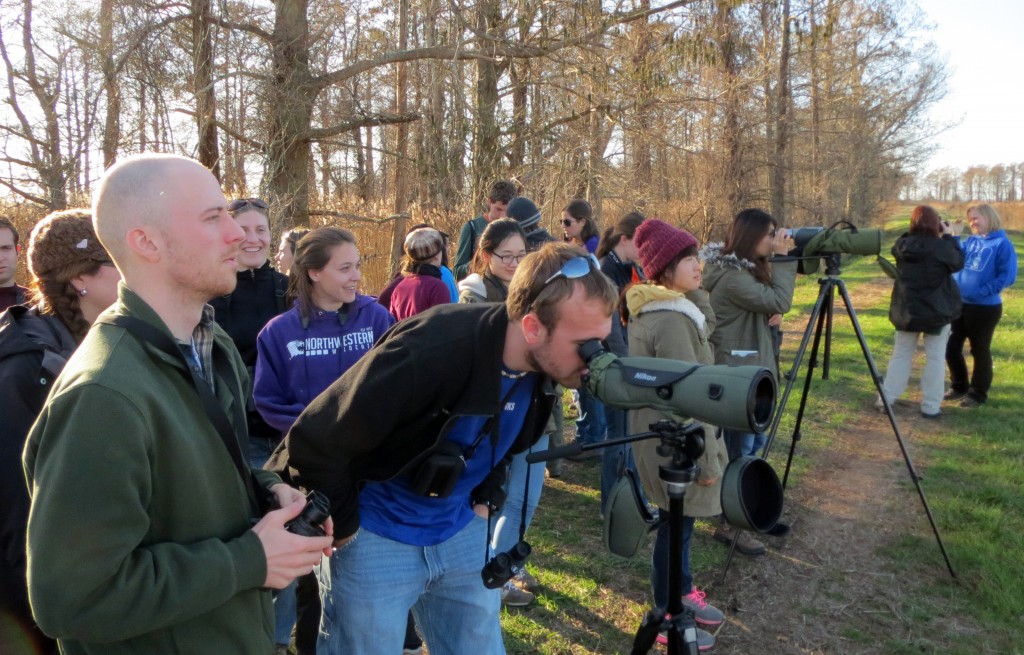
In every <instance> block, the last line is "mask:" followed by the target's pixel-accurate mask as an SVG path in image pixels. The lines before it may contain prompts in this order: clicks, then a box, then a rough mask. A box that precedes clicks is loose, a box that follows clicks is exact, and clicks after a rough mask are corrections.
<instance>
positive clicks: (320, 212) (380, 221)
mask: <svg viewBox="0 0 1024 655" xmlns="http://www.w3.org/2000/svg"><path fill="white" fill-rule="evenodd" d="M309 215H310V216H330V217H331V218H344V219H346V220H349V221H359V222H361V223H373V224H375V225H385V224H387V223H391V222H394V221H396V220H398V219H400V218H406V219H408V218H410V217H411V216H412V215H411V214H410V213H409V212H401V213H399V214H392V215H391V216H387V217H385V218H371V217H369V216H360V215H359V214H349V213H347V212H336V211H332V210H329V209H310V210H309Z"/></svg>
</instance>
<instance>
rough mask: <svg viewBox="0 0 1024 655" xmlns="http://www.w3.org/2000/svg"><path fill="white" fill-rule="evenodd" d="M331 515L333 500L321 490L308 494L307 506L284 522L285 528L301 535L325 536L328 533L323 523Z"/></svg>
mask: <svg viewBox="0 0 1024 655" xmlns="http://www.w3.org/2000/svg"><path fill="white" fill-rule="evenodd" d="M330 515H331V501H329V500H328V499H327V496H325V495H323V494H322V493H320V492H319V491H316V490H313V491H310V492H309V493H308V494H306V506H305V507H303V508H302V512H301V513H300V514H299V515H298V516H296V517H295V518H293V519H292V520H291V521H288V522H287V523H285V524H284V529H285V530H287V531H288V532H291V533H292V534H297V535H299V536H300V537H323V536H325V535H326V534H327V533H326V532H325V531H324V528H323V525H324V521H326V520H327V517H328V516H330Z"/></svg>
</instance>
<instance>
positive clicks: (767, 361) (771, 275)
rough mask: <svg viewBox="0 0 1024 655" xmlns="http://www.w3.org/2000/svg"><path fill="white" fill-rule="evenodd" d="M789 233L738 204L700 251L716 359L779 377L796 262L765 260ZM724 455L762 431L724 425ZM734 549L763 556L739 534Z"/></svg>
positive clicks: (748, 449)
mask: <svg viewBox="0 0 1024 655" xmlns="http://www.w3.org/2000/svg"><path fill="white" fill-rule="evenodd" d="M793 246H794V244H793V237H792V236H790V234H789V232H788V231H787V230H784V229H779V224H778V221H776V220H775V219H774V218H773V217H772V216H771V215H770V214H769V213H767V212H765V211H763V210H761V209H744V210H743V211H741V212H740V213H738V214H736V218H734V219H733V222H732V225H731V226H730V227H729V233H728V235H727V236H726V239H725V245H724V246H721V245H717V244H711V245H708V247H707V248H705V249H704V250H703V251H702V254H703V255H704V288H705V289H706V290H707V291H708V293H709V294H711V308H712V309H713V310H714V311H715V318H716V319H717V321H718V323H717V325H716V326H715V331H714V332H713V333H712V334H711V343H712V344H713V345H714V348H715V363H716V364H732V365H736V366H764V367H765V368H767V369H768V370H770V371H771V372H772V373H773V374H774V375H775V378H776V380H777V379H778V378H779V366H778V353H777V348H778V342H777V340H776V336H775V334H778V330H779V327H780V325H781V323H782V315H783V314H785V313H786V312H788V311H789V309H790V307H791V306H792V304H793V289H794V287H795V286H796V271H797V262H796V261H792V262H782V263H774V264H773V263H771V262H770V258H771V257H772V256H773V255H785V254H786V253H788V252H789V251H790V250H792V249H793ZM723 432H724V435H725V442H726V446H727V447H728V449H729V460H730V461H732V460H734V459H736V458H738V457H741V456H744V455H756V454H757V451H759V450H760V449H761V447H762V446H763V445H764V440H765V436H764V435H763V434H760V433H758V434H755V433H749V432H748V433H743V432H736V431H734V430H724V431H723ZM734 536H735V528H733V527H732V526H729V525H728V524H726V523H724V522H723V523H721V524H720V525H719V527H718V529H717V530H716V531H715V539H716V540H718V541H721V542H723V543H732V540H733V537H734ZM736 549H737V550H739V551H740V552H741V553H743V554H744V555H751V556H754V555H763V554H764V553H765V548H764V544H762V543H761V542H759V541H758V540H756V539H754V538H753V537H751V536H750V535H749V534H747V533H743V534H742V535H741V537H740V539H739V541H738V542H737V544H736Z"/></svg>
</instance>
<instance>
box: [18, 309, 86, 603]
mask: <svg viewBox="0 0 1024 655" xmlns="http://www.w3.org/2000/svg"><path fill="white" fill-rule="evenodd" d="M44 344H45V345H44ZM76 346H77V344H76V343H75V340H74V339H73V338H72V337H71V333H70V332H68V329H67V328H66V327H64V324H63V323H61V322H60V320H58V319H57V318H55V317H53V316H49V315H40V314H38V313H36V311H35V310H34V309H31V308H28V307H24V306H22V305H14V306H12V307H11V308H9V309H8V310H7V311H5V312H3V313H0V390H2V391H0V417H2V420H0V499H2V502H0V615H3V614H4V613H5V612H4V611H3V610H5V609H6V608H7V607H11V608H13V609H14V610H15V611H16V612H17V613H18V614H19V615H21V616H28V615H29V609H28V595H27V593H26V592H27V589H26V586H25V529H26V527H27V526H28V508H29V498H28V487H27V485H26V483H25V473H24V471H22V468H21V451H22V449H23V448H24V447H25V438H26V437H28V432H29V430H30V429H31V428H32V424H33V423H35V421H36V418H37V417H38V416H39V412H40V410H42V408H43V403H45V402H46V396H47V395H48V394H49V393H50V389H51V387H53V381H54V380H55V379H56V378H57V375H58V374H59V373H60V371H61V369H62V368H63V367H64V363H65V362H66V361H67V358H68V357H70V356H71V353H72V352H73V351H74V349H75V347H76ZM44 358H45V359H44Z"/></svg>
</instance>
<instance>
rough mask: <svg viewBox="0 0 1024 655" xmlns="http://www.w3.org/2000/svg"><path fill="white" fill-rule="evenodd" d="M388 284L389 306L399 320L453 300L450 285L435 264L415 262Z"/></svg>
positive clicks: (392, 313) (389, 309)
mask: <svg viewBox="0 0 1024 655" xmlns="http://www.w3.org/2000/svg"><path fill="white" fill-rule="evenodd" d="M392 285H393V286H392ZM388 286H389V287H390V293H389V294H388V304H387V308H388V311H390V312H391V315H392V316H394V317H395V318H396V319H398V320H399V321H400V320H402V319H403V318H409V317H410V316H413V315H414V314H419V313H420V312H422V311H423V310H426V309H430V308H431V307H433V306H434V305H443V304H445V303H449V302H451V301H452V296H451V292H450V291H449V290H448V285H447V284H445V283H444V281H443V280H442V279H441V269H440V268H439V267H437V266H434V265H433V264H425V263H416V264H413V265H412V267H411V268H410V270H408V271H406V272H404V273H402V274H401V275H400V276H399V277H397V278H396V279H395V280H393V281H392V284H391V285H388ZM382 295H383V294H382ZM378 302H379V301H378Z"/></svg>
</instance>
